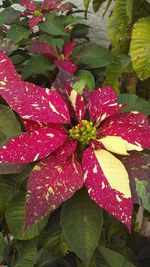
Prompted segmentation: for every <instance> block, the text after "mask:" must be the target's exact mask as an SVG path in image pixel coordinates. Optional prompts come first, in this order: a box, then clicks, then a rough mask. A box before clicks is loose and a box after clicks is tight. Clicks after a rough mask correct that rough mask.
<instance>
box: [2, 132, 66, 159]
mask: <svg viewBox="0 0 150 267" xmlns="http://www.w3.org/2000/svg"><path fill="white" fill-rule="evenodd" d="M66 139H67V136H66V135H64V134H62V133H61V132H60V131H58V130H55V129H51V128H44V129H40V130H37V131H35V132H32V133H30V134H28V133H22V134H20V135H19V136H17V137H15V138H13V139H11V140H10V141H8V142H7V143H6V144H5V145H4V146H3V147H2V148H0V163H2V162H6V163H7V162H18V163H19V162H20V163H29V162H33V161H37V160H39V159H42V158H45V157H46V156H48V155H49V154H51V153H52V152H53V151H55V150H56V149H57V148H58V147H59V146H61V145H62V144H63V143H64V142H65V141H66Z"/></svg>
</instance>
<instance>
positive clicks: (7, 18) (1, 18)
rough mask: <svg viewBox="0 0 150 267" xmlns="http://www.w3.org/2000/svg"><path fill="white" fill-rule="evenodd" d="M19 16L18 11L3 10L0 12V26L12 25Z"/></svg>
mask: <svg viewBox="0 0 150 267" xmlns="http://www.w3.org/2000/svg"><path fill="white" fill-rule="evenodd" d="M20 14H21V12H20V11H18V10H15V9H13V8H12V7H7V8H5V9H4V10H3V11H1V12H0V26H2V25H3V24H11V23H13V22H14V21H15V20H16V19H17V18H19V16H20Z"/></svg>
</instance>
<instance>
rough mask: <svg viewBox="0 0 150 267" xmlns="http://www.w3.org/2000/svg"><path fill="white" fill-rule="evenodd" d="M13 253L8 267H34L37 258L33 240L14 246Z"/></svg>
mask: <svg viewBox="0 0 150 267" xmlns="http://www.w3.org/2000/svg"><path fill="white" fill-rule="evenodd" d="M14 251H15V253H14V254H13V255H12V257H13V258H12V259H11V260H10V267H34V266H35V263H36V257H37V248H36V242H35V240H30V241H25V242H21V241H18V242H17V243H16V245H15V246H14Z"/></svg>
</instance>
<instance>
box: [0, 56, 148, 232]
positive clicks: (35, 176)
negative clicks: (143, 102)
mask: <svg viewBox="0 0 150 267" xmlns="http://www.w3.org/2000/svg"><path fill="white" fill-rule="evenodd" d="M2 57H3V56H2ZM9 62H10V60H9V59H8V64H9ZM5 66H6V67H7V64H6V62H5ZM11 71H12V73H14V69H13V68H12V69H11ZM3 73H4V74H6V75H7V72H6V71H4V70H3V71H2V72H1V83H0V89H1V92H2V97H3V98H4V99H5V100H6V101H7V102H8V104H11V107H12V108H13V109H15V111H17V112H18V114H19V115H20V116H22V114H24V112H27V111H28V112H29V113H28V116H30V118H32V120H33V121H35V122H34V123H33V121H31V122H30V121H28V120H26V126H27V125H28V127H27V130H28V133H21V134H20V135H19V136H18V137H14V138H13V139H12V140H10V141H9V142H7V143H6V144H5V146H3V147H2V148H1V149H0V162H32V161H36V160H39V159H42V158H43V159H42V160H41V161H40V162H38V163H37V164H36V165H35V167H34V169H33V170H32V172H31V174H30V176H29V181H28V186H27V201H26V212H25V228H28V227H29V226H31V225H32V224H33V223H35V222H36V221H37V220H39V219H40V218H42V217H43V216H46V215H47V214H49V212H51V211H52V210H54V209H56V208H57V207H58V206H59V205H60V204H61V203H62V202H63V201H65V200H67V199H68V198H70V197H71V196H72V195H73V194H74V193H75V192H76V191H77V190H78V189H79V188H81V187H82V186H83V183H84V184H85V186H86V187H87V190H88V193H89V196H90V197H91V198H92V199H93V200H94V201H95V202H96V203H97V204H98V205H99V206H101V207H102V208H104V209H106V210H107V211H108V212H111V213H112V214H113V215H115V216H116V217H117V218H118V219H119V220H120V221H122V222H123V223H124V224H126V226H127V227H128V228H129V229H130V227H131V216H132V206H133V205H132V197H131V191H130V185H129V177H128V173H127V171H126V169H125V167H124V165H123V163H122V162H121V161H120V160H119V159H118V158H117V157H116V156H115V155H114V154H119V155H128V157H130V155H129V154H128V151H130V150H137V151H141V150H142V149H143V148H146V147H147V148H148V147H150V126H149V125H148V121H147V118H146V117H145V116H144V115H142V114H135V113H127V112H126V113H119V110H120V108H121V106H120V105H118V103H117V97H116V95H115V93H114V91H113V90H112V89H111V88H110V87H108V86H107V87H103V88H101V89H98V90H95V91H93V92H90V93H89V96H88V103H87V105H86V104H85V102H84V99H83V96H82V95H79V94H78V93H77V92H76V91H74V90H73V89H72V88H71V87H70V86H67V88H66V97H65V98H64V99H65V100H66V101H67V102H68V103H67V105H66V104H65V102H64V100H62V99H61V98H60V95H59V94H58V93H54V92H52V91H49V92H48V94H45V92H46V90H48V89H44V88H40V87H37V86H35V85H32V84H30V83H26V82H22V81H19V88H20V95H22V98H21V97H19V98H18V97H17V95H16V88H18V81H15V82H13V81H8V78H9V75H10V73H9V74H8V77H6V76H5V77H6V79H5V80H6V81H7V82H6V81H4V77H3V78H2V76H3ZM55 84H56V83H55ZM60 87H61V85H60ZM10 88H11V92H13V90H14V92H15V96H13V93H11V98H10ZM24 88H27V90H24ZM33 88H34V92H33ZM17 90H18V89H17ZM22 90H23V91H22ZM30 90H31V92H32V94H30ZM40 90H41V93H40ZM17 94H18V91H17ZM28 94H29V95H30V97H31V98H32V100H31V101H33V102H32V103H38V110H37V112H35V107H34V106H33V105H32V106H33V107H32V106H31V102H30V101H29V100H28V101H27V102H26V99H28ZM39 95H40V98H39ZM42 96H44V100H43V101H44V102H42V100H41V99H42ZM16 97H17V99H18V100H17V101H18V102H16ZM23 99H24V100H25V101H24V103H25V102H26V103H25V105H23ZM56 99H57V100H58V101H55V100H56ZM34 100H35V101H34ZM52 101H53V102H52ZM49 102H50V105H48V103H49ZM43 103H44V104H43ZM51 103H53V104H52V105H51ZM67 107H69V109H68V108H67ZM69 111H71V116H70V118H69ZM29 114H30V115H29ZM86 114H87V117H86ZM56 115H57V116H56ZM36 121H38V122H37V123H36ZM70 121H71V123H70ZM41 123H42V124H41ZM65 123H67V126H66V125H65V128H64V124H65ZM30 124H31V127H30ZM38 125H39V127H38ZM142 133H144V138H143V135H142ZM143 139H144V140H145V141H144V140H143Z"/></svg>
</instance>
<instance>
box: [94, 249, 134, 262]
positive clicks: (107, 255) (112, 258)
mask: <svg viewBox="0 0 150 267" xmlns="http://www.w3.org/2000/svg"><path fill="white" fill-rule="evenodd" d="M98 250H99V252H100V254H101V255H102V256H103V258H104V260H105V261H106V263H107V265H106V266H108V267H135V265H134V264H132V263H131V262H130V261H129V260H128V259H127V258H126V257H124V256H123V255H121V254H119V253H117V252H115V251H114V250H111V249H109V248H106V247H104V246H99V247H98ZM104 266H105V265H104Z"/></svg>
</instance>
